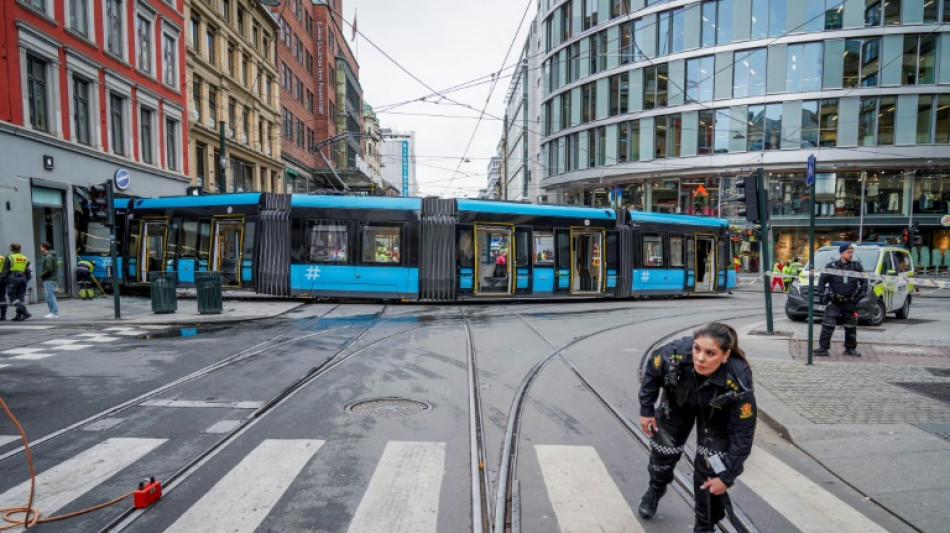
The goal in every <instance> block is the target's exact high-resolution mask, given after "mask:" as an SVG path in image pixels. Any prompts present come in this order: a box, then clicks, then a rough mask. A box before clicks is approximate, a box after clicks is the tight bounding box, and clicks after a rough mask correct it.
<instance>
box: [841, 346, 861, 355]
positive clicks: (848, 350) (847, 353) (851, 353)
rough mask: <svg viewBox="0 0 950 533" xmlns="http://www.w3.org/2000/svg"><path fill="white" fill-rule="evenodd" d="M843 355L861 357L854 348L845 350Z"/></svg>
mask: <svg viewBox="0 0 950 533" xmlns="http://www.w3.org/2000/svg"><path fill="white" fill-rule="evenodd" d="M844 354H845V355H847V356H848V357H861V352H859V351H858V350H857V349H856V348H845V350H844Z"/></svg>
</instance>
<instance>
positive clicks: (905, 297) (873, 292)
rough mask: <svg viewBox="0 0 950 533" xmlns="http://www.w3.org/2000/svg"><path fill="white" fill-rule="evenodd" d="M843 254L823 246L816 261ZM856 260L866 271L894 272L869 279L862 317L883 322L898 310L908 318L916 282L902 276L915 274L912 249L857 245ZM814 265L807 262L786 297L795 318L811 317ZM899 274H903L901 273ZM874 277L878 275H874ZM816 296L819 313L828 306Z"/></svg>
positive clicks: (861, 304)
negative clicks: (810, 274)
mask: <svg viewBox="0 0 950 533" xmlns="http://www.w3.org/2000/svg"><path fill="white" fill-rule="evenodd" d="M838 257H839V253H838V246H837V245H834V246H823V247H821V248H819V249H818V251H817V252H815V264H816V265H818V268H824V267H825V266H826V265H827V264H828V263H830V262H832V261H836V260H837V259H838ZM853 260H854V261H857V262H859V263H861V267H862V268H864V272H866V273H870V274H872V275H875V274H877V275H883V276H894V277H888V278H887V279H881V278H877V279H869V280H868V293H867V295H865V297H864V298H862V299H861V301H860V302H858V305H857V308H858V319H859V320H861V321H863V322H866V323H868V324H871V325H872V326H879V325H881V324H882V323H883V322H884V317H885V316H886V315H887V314H888V313H894V316H895V317H896V318H899V319H905V318H907V316H908V315H909V314H910V303H911V293H912V292H913V291H914V284H913V283H912V282H911V281H910V280H905V279H902V278H905V277H913V275H914V261H913V260H912V259H911V255H910V252H908V251H907V249H906V248H902V247H900V246H890V245H887V244H861V245H854V259H853ZM810 268H811V266H810V265H805V268H804V270H803V271H802V274H801V275H800V276H799V277H798V278H796V279H795V281H793V282H792V287H791V288H790V289H789V291H788V299H787V300H786V301H785V314H786V315H787V316H788V318H790V319H791V320H798V321H801V320H805V319H807V318H808V295H809V292H808V291H809V288H808V276H807V272H808V270H810ZM898 274H899V275H900V276H899V277H898ZM872 277H874V276H872ZM814 289H815V292H817V291H818V278H817V277H816V278H815V287H814ZM818 296H820V295H816V296H815V299H814V301H815V315H816V316H817V315H819V314H821V313H822V312H823V311H824V309H825V306H823V305H820V304H819V298H818Z"/></svg>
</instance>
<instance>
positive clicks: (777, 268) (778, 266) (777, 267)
mask: <svg viewBox="0 0 950 533" xmlns="http://www.w3.org/2000/svg"><path fill="white" fill-rule="evenodd" d="M784 268H785V265H783V264H782V261H776V263H775V264H774V265H772V285H770V286H769V292H775V286H776V285H778V290H779V292H785V282H784V281H783V280H782V269H784Z"/></svg>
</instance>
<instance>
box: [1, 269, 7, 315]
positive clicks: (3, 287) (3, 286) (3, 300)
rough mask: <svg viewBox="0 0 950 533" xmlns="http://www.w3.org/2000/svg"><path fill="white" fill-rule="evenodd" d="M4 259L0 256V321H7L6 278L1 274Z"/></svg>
mask: <svg viewBox="0 0 950 533" xmlns="http://www.w3.org/2000/svg"><path fill="white" fill-rule="evenodd" d="M5 262H6V258H5V257H4V256H3V255H0V320H6V319H7V276H6V275H5V274H4V273H3V264H4V263H5Z"/></svg>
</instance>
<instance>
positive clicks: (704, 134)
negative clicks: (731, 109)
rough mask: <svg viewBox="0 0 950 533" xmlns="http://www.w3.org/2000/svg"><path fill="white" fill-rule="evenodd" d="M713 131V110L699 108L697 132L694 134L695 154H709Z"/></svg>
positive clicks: (714, 130) (714, 127)
mask: <svg viewBox="0 0 950 533" xmlns="http://www.w3.org/2000/svg"><path fill="white" fill-rule="evenodd" d="M715 132H716V125H715V111H713V110H712V109H704V110H701V111H700V112H699V132H698V135H697V136H696V143H697V144H696V154H697V155H709V154H711V153H712V148H713V137H714V136H715Z"/></svg>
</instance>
